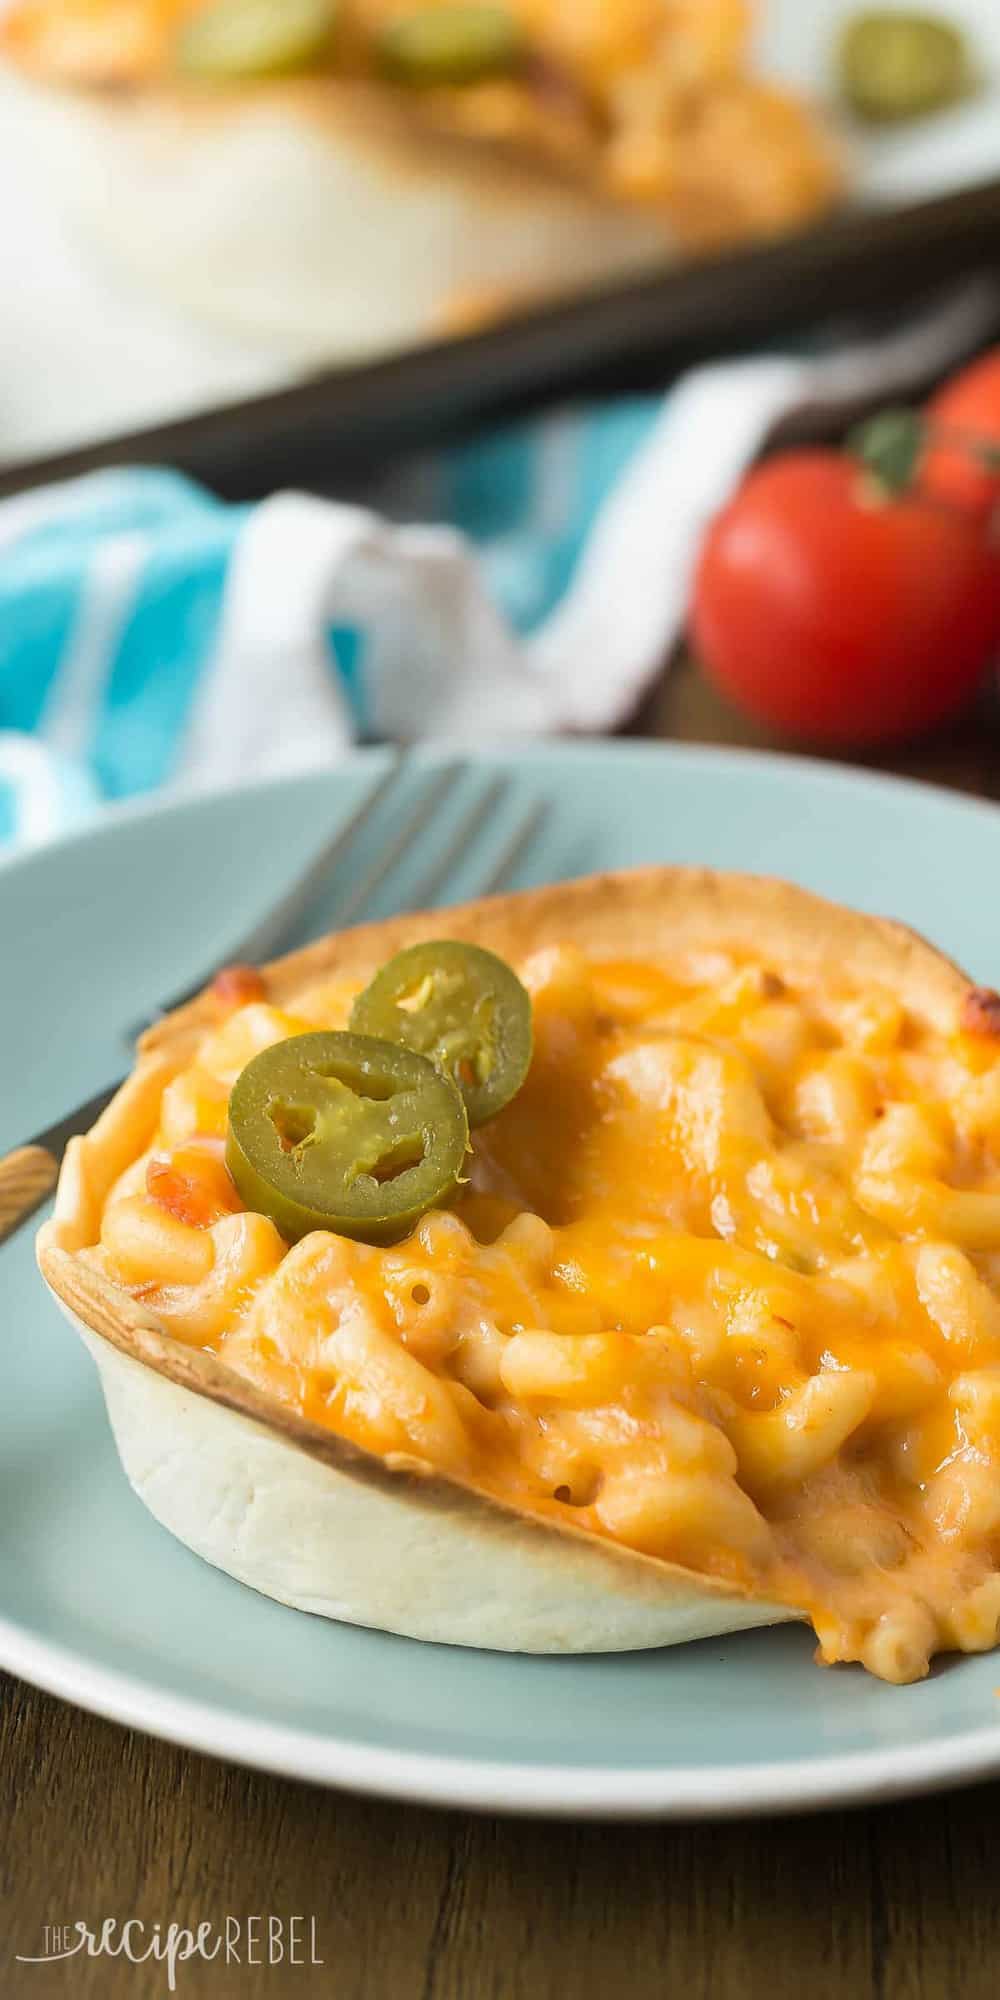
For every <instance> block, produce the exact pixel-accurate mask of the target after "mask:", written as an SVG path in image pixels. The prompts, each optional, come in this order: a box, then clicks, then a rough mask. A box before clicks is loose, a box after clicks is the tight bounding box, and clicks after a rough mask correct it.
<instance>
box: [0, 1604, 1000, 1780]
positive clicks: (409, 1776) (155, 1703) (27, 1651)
mask: <svg viewBox="0 0 1000 2000" xmlns="http://www.w3.org/2000/svg"><path fill="white" fill-rule="evenodd" d="M0 1669H2V1670H3V1671H4V1672H7V1673H13V1674H17V1675H19V1676H20V1678H21V1679H22V1680H25V1681H27V1682H29V1683H30V1684H31V1685H32V1686H34V1687H38V1688H41V1689H43V1690H44V1691H45V1692H46V1693H47V1694H53V1695H57V1696H59V1697H60V1698H61V1699H62V1700H64V1701H68V1702H70V1703H72V1705H73V1706H74V1707H76V1708H82V1709H85V1710H87V1711H88V1712H89V1713H90V1714H93V1715H99V1716H102V1717H103V1718H104V1719H105V1720H106V1721H109V1722H115V1723H118V1724H119V1725H120V1726H122V1727H124V1728H129V1729H139V1730H141V1731H142V1732H143V1733H144V1734H146V1735H149V1736H154V1737H156V1738H158V1739H159V1740H160V1741H161V1742H166V1743H174V1744H179V1745H181V1746H182V1747H184V1748H186V1749H188V1750H196V1751H198V1752H199V1753H200V1754H202V1755H203V1756H209V1757H216V1758H221V1759H223V1760H229V1761H230V1762H233V1763H237V1764H241V1765H244V1766H248V1767H249V1768H251V1769H253V1770H258V1771H269V1772H271V1773H272V1774H273V1775H275V1776H277V1777H285V1778H299V1779H304V1780H306V1781H307V1782H309V1783H312V1784H320V1785H324V1786H328V1787H335V1788H338V1789H342V1790H345V1791H351V1792H357V1793H360V1794H363V1795H364V1796H366V1797H373V1798H382V1799H394V1800H397V1801H399V1802H401V1803H404V1804H407V1805H425V1806H427V1805H430V1806H440V1807H446V1808H452V1809H454V1808H460V1809H462V1810H465V1811H470V1812H483V1813H516V1814H518V1815H524V1816H526V1817H539V1818H546V1819H600V1820H687V1819H692V1820H694V1819H697V1820H706V1819H714V1820H722V1819H741V1818H748V1817H751V1816H755V1815H758V1814H764V1813H771V1812H780V1813H782V1814H795V1813H808V1812H817V1811H821V1810H824V1809H826V1808H828V1807H840V1806H851V1805H873V1804H882V1803H885V1802H886V1801H888V1800H890V1799H895V1798H905V1797H907V1796H910V1795H913V1794H916V1793H920V1792H924V1791H927V1790H929V1789H931V1788H936V1787H937V1786H938V1785H942V1786H944V1785H947V1786H948V1787H949V1788H951V1787H953V1786H959V1785H971V1784H976V1783H979V1782H983V1781H985V1780H987V1779H988V1778H990V1777H992V1776H994V1775H995V1774H996V1773H997V1771H998V1770H1000V1724H995V1725H992V1726H990V1727H989V1728H988V1729H986V1730H971V1731H968V1730H967V1731H963V1732H962V1734H960V1735H956V1736H955V1737H952V1738H951V1739H949V1740H947V1741H945V1742H943V1743H939V1744H934V1745H925V1744H916V1745H913V1746H912V1747H909V1748H905V1749H896V1750H890V1751H855V1752H852V1753H851V1754H850V1755H849V1756H846V1757H844V1756H838V1755H837V1754H836V1753H835V1752H832V1753H831V1754H830V1755H829V1756H826V1757H807V1758H796V1759H794V1760H789V1761H787V1762H777V1763H775V1762H771V1763H767V1764H723V1765H719V1766H718V1767H717V1768H714V1769H711V1770H706V1767H705V1766H704V1765H653V1766H650V1767H648V1768H646V1769H639V1768H634V1767H627V1766H619V1767H617V1768H616V1767H615V1766H614V1765H592V1766H589V1765H579V1766H576V1767H567V1766H564V1765H561V1764H524V1763H507V1762H504V1761H500V1760H497V1759H492V1758H482V1757H475V1756H465V1755H455V1756H447V1755H441V1754H437V1753H432V1752H428V1751H416V1750H382V1749H378V1748H376V1747H374V1746H372V1745H365V1744H358V1743H357V1742H355V1741H352V1740H351V1739H350V1738H349V1737H343V1736H332V1735H329V1734H317V1733H316V1732H314V1731H310V1730H300V1729H294V1728H289V1727H287V1726H285V1725H283V1724H280V1723H272V1722H261V1721H260V1720H259V1719H252V1718H245V1717H242V1716H236V1715H234V1714H233V1713H232V1711H231V1710H229V1709H226V1708H224V1707H220V1706H217V1705H215V1704H213V1703H210V1702H199V1701H194V1700H192V1699H190V1698H189V1697H187V1696H182V1695H174V1694H171V1693H169V1692H167V1691H166V1690H165V1689H162V1688H157V1687H156V1685H155V1683H152V1682H150V1681H144V1680H139V1679H138V1678H137V1677H136V1676H134V1675H130V1674H122V1673H118V1672H117V1671H116V1670H115V1669H114V1668H106V1667H98V1666H95V1665H94V1664H93V1663H91V1662H86V1661H84V1662H81V1659H80V1656H79V1655H78V1654H76V1653H74V1652H73V1651H72V1650H71V1649H70V1648H69V1647H64V1646H59V1645H57V1644H55V1643H53V1642H52V1641H49V1640H45V1639H39V1638H37V1637H34V1636H33V1635H31V1634H26V1633H25V1632H23V1630H20V1629H19V1628H18V1627H17V1626H16V1625H14V1624H13V1623H12V1622H11V1621H10V1620H8V1619H6V1618H0ZM81 1669H82V1671H81ZM816 1671H817V1672H818V1671H819V1669H818V1668H817V1669H816ZM984 1738H985V1739H986V1740H985V1742H984Z"/></svg>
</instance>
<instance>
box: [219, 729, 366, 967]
mask: <svg viewBox="0 0 1000 2000" xmlns="http://www.w3.org/2000/svg"><path fill="white" fill-rule="evenodd" d="M405 761H406V751H405V749H399V750H394V751H393V753H392V759H391V762H390V764H389V768H388V770H387V771H385V772H383V774H382V776H381V778H378V779H377V780H376V782H375V784H374V785H372V787H371V789H370V791H368V792H366V794H365V796H364V798H363V799H362V801H361V804H360V806H359V807H358V809H357V811H356V812H354V813H352V814H351V817H350V819H348V820H347V821H346V822H345V823H344V825H343V826H340V827H338V828H337V831H336V833H334V834H331V836H330V839H329V840H327V841H324V843H323V846H322V847H321V848H320V850H319V853H318V854H314V855H313V858H312V860H311V861H309V862H307V864H306V867H305V869H304V870H303V872H302V874H301V875H300V876H299V878H298V880H297V881H296V882H293V883H292V885H291V887H290V888H289V889H287V890H286V891H285V894H284V895H283V896H282V897H281V898H280V900H279V901H278V902H277V903H275V904H274V905H273V906H272V908H271V909H270V910H268V912H267V915H266V916H265V917H263V918H262V919H261V920H260V922H259V923H257V924H255V925H254V927H253V930H252V931H250V932H248V934H247V936H246V937H244V938H243V939H241V941H240V944H239V946H238V947H237V949H236V950H235V951H234V952H233V954H232V955H233V958H234V959H238V960H241V961H244V960H245V961H246V963H247V964H250V965H257V964H261V963H262V962H263V961H264V960H265V959H267V958H271V957H273V956H274V955H275V954H276V953H277V952H278V950H279V949H280V947H281V945H282V944H283V943H284V942H285V940H286V939H287V938H288V937H289V935H290V934H291V933H292V932H294V931H295V929H296V927H297V925H298V923H299V921H300V919H301V918H302V917H304V916H305V914H306V912H307V910H308V909H309V906H310V904H311V903H313V902H314V901H315V899H316V897H317V896H318V895H319V893H320V891H321V889H322V888H323V887H324V885H325V883H326V882H327V880H328V879H329V876H330V874H331V873H332V871H333V869H334V868H335V867H336V866H337V863H338V861H340V860H341V859H342V857H343V855H344V853H345V852H346V850H347V848H348V847H349V846H350V845H351V843H352V841H353V840H355V839H356V838H357V835H358V834H359V833H360V832H361V829H362V827H363V826H365V825H366V824H367V822H368V820H369V819H370V818H371V816H372V814H373V812H374V811H375V808H376V807H377V806H379V805H380V804H381V802H382V800H383V799H384V798H385V795H386V793H387V792H388V791H390V790H391V788H392V786H393V785H395V784H396V782H397V780H398V779H399V777H400V776H401V775H402V770H403V765H404V763H405Z"/></svg>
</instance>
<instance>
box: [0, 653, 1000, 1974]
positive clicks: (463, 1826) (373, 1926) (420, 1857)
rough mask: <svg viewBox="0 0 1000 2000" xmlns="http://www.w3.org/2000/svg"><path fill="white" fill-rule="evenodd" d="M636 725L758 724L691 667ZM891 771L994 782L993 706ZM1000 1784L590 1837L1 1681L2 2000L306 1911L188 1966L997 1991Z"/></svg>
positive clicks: (715, 732) (709, 735)
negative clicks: (68, 1935)
mask: <svg viewBox="0 0 1000 2000" xmlns="http://www.w3.org/2000/svg"><path fill="white" fill-rule="evenodd" d="M639 726H640V727H641V728H642V729H643V730H644V731H645V732H648V733H651V734H657V735H662V736H673V737H679V738H684V739H687V740H701V741H728V742H734V741H739V742H755V741H760V740H762V739H760V738H759V737H757V736H756V735H755V733H754V732H753V731H751V730H749V729H745V728H743V727H741V726H740V725H738V724H737V723H736V722H735V720H734V718H733V717H732V716H731V715H729V714H728V713H724V712H723V711H722V710H721V708H720V707H719V706H718V704H717V703H716V702H715V701H714V700H713V698H712V697H711V696H710V695H709V694H708V692H707V691H706V690H705V689H704V688H703V687H702V686H701V684H700V683H699V682H698V680H697V678H696V676H695V675H694V673H693V672H692V670H691V669H690V668H688V667H686V666H682V667H680V668H678V669H675V671H674V672H673V673H672V674H671V675H670V676H669V677H668V678H667V679H666V681H665V682H664V684H663V686H662V688H661V689H660V690H659V691H658V692H657V694H656V696H655V697H654V698H653V700H652V701H651V702H650V703H649V704H648V705H647V708H646V710H645V712H644V714H643V716H642V718H641V719H640V725H639ZM892 768H895V769H899V770H905V771H907V772H909V773H911V774H913V775H916V776H920V777H925V778H930V779H934V780H936V781H938V782H940V783H944V784H950V785H956V786H961V787H963V788H965V789H968V790H971V791H976V792H980V793H982V794H984V795H986V796H989V797H995V798H1000V734H998V733H997V731H996V728H995V726H993V725H991V724H990V723H989V722H988V721H987V722H985V723H984V722H982V721H976V722H973V723H969V724H967V725H965V726H963V727H961V728H959V729H957V730H956V731H954V732H953V733H952V734H951V735H950V736H948V737H947V738H945V739H942V740H939V741H937V742H935V743H934V744H933V745H930V746H924V747H922V748H920V749H918V750H914V751H913V752H912V753H909V754H907V755H906V756H900V757H898V758H896V759H894V760H893V765H892ZM998 1812H1000V1788H998V1787H995V1786H980V1787H977V1788H973V1789H972V1790H969V1791H965V1792H956V1793H953V1794H950V1795H948V1796H945V1797H940V1798H937V1799H928V1800H917V1801H911V1802H907V1801H904V1802H903V1803H901V1804H897V1805H893V1806H888V1807H884V1808H880V1809H878V1810H876V1811H855V1812H851V1813H833V1814H828V1815H826V1816H820V1815H817V1816H813V1817H810V1818H807V1819H801V1820H768V1821H759V1820H758V1821H747V1822H745V1823H740V1822H735V1823H730V1824H726V1825H719V1826H706V1827H684V1826H665V1827H655V1826H647V1827H621V1826H619V1827H600V1826H577V1825H555V1824H551V1825H550V1824H545V1823H541V1822H533V1821H517V1820H512V1819H511V1820H497V1819H492V1818H489V1819H487V1818H482V1819H480V1818H473V1817H470V1816H468V1815H466V1814H462V1813H437V1812H427V1811H422V1810H417V1809H415V1808H412V1807H404V1806H396V1805H390V1804H381V1803H377V1802H374V1801H367V1800H358V1799H353V1798H350V1797H347V1796H344V1795H339V1794H333V1793H328V1792H323V1791H320V1790H315V1789H313V1788H311V1787H309V1786H307V1785H302V1784H293V1783H288V1782H285V1781H282V1780H279V1779H276V1778H269V1777H263V1776H259V1775H256V1774H255V1773H252V1772H247V1771H242V1770H238V1769H234V1768H232V1767H230V1766H227V1765H224V1764H219V1763H215V1762H213V1761H211V1760H210V1759H207V1758H204V1757H198V1756H194V1755H191V1754H189V1753H188V1752H186V1751H183V1750H176V1749H173V1748H171V1747H169V1746H168V1745H165V1744H160V1743H155V1742H151V1741H149V1740H147V1739H146V1738H144V1737H142V1736H139V1735H136V1734H134V1733H133V1732H131V1731H128V1730H122V1729H119V1728H117V1727H116V1726H114V1725H112V1724H110V1723H106V1722H101V1721H98V1720H96V1719H95V1718H93V1717H91V1716H88V1715H84V1714H82V1713H79V1712H78V1711H76V1710H74V1709H72V1708H69V1707H67V1706H66V1705H65V1704H64V1703H62V1702H58V1701H54V1700H51V1699H50V1698H49V1697H48V1696H45V1695H41V1694H38V1693H36V1692H35V1690H34V1689H32V1688H30V1687H27V1686H25V1685H24V1684H23V1683H20V1682H16V1681H12V1680H9V1679H7V1680H5V1679H3V1678H2V1677H0V1912H2V1921H0V1995H3V1996H5V2000H22V1996H23V2000H50V1996H60V1995H72V1996H74V2000H77V1996H79V2000H90V1996H95V2000H145V1996H146V1995H150V1996H152V1995H157V1994H161V1993H163V1994H165V1993H166V1992H167V1990H168V1989H167V1978H166V1972H165V1969H164V1968H162V1967H160V1968H154V1967H152V1966H148V1965H147V1966H139V1967H136V1966H134V1965H132V1964H129V1963H128V1962H127V1961H126V1960H124V1959H122V1958H115V1959H112V1958H108V1957H100V1958H93V1959H87V1960H84V1959H82V1958H80V1957H75V1958H73V1959H70V1960H69V1961H68V1962H66V1963H63V1964H54V1965H49V1966H44V1967H40V1966H24V1965H19V1964H16V1963H15V1962H14V1960H15V1954H17V1953H31V1952H37V1951H41V1949H42V1942H41V1940H42V1934H43V1928H44V1927H45V1926H46V1925H48V1926H55V1925H60V1924H64V1923H72V1922H74V1921H76V1920H81V1921H84V1922H87V1923H88V1924H90V1926H91V1927H92V1928H95V1929H96V1928H97V1927H98V1926H99V1924H100V1922H101V1921H102V1920H103V1919H105V1918H109V1917H119V1918H121V1919H123V1920H124V1919H125V1918H128V1917H135V1918H139V1919H141V1920H142V1921H143V1922H144V1923H145V1925H146V1926H147V1933H146V1934H147V1936H148V1935H149V1930H150V1927H151V1926H152V1925H153V1924H155V1923H157V1922H159V1923H161V1924H162V1925H163V1926H164V1927H165V1926H166V1925H167V1924H168V1923H171V1922H173V1923H177V1924H183V1925H187V1926H190V1927H191V1928H194V1927H196V1926H197V1924H198V1923H199V1921H203V1920H209V1921H211V1922H212V1923H213V1924H215V1925H217V1926H219V1927H220V1928H221V1927H222V1926H223V1925H224V1922H225V1919H226V1917H234V1918H243V1919H245V1918H247V1917H248V1916H251V1915H253V1914H261V1915H263V1916H264V1917H265V1918H266V1917H267V1916H268V1915H276V1916H282V1915H283V1916H285V1917H288V1916H290V1915H293V1914H299V1915H304V1916H305V1917H306V1918H307V1919H308V1918H310V1917H312V1918H314V1919H315V1934H316V1954H317V1956H318V1957H319V1958H321V1959H322V1961H323V1963H322V1965H315V1966H311V1967H310V1966H309V1965H307V1964H306V1965H295V1966H292V1965H289V1964H288V1963H285V1964H284V1965H283V1966H282V1965H274V1966H267V1965H266V1964H261V1965H259V1966H258V1967H256V1968H254V1967H250V1966H248V1965H243V1966H241V1967H236V1966H235V1965H233V1966H231V1967H230V1968H229V1969H228V1971H227V1970H226V1969H224V1968H222V1967H221V1966H220V1965H219V1964H218V1963H214V1964H204V1963H199V1962H197V1961H192V1962H191V1963H189V1964H183V1965H181V1966H180V1967H179V1968H178V1971H177V1992H178V1993H179V1994H181V1995H182V1996H183V1995H187V1994H190V1995H192V1996H201V1995H205V1994H207V1995H211V1996H212V2000H216V1996H217V2000H229V1996H231V1995H232V1996H240V2000H244V1996H247V2000H257V1996H266V2000H288V1996H296V2000H297V1997H298V1996H301V2000H305V1996H312V1995H317V1994H324V1995H331V1996H335V2000H591V1996H593V2000H618V1996H629V2000H730V1996H734V2000H735V1996H739V2000H756V1996H759V1995H767V1996H768V2000H803V1996H807V2000H826V1996H837V2000H839V1996H842V1995H843V1996H850V2000H952V1996H956V2000H957V1996H961V2000H996V1995H997V1994H998V1992H1000V1894H998V1891H997V1880H998V1863H997V1837H996V1831H995V1824H996V1818H997V1815H998Z"/></svg>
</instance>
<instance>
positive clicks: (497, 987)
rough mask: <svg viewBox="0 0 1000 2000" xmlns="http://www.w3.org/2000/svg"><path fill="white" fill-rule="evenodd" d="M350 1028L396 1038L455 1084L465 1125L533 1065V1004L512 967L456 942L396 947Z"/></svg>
mask: <svg viewBox="0 0 1000 2000" xmlns="http://www.w3.org/2000/svg"><path fill="white" fill-rule="evenodd" d="M351 1027H352V1028H355V1029H357V1031H358V1033H359V1034H364V1035H381V1036H384V1037H385V1039H386V1040H387V1041H393V1042H401V1043H403V1044H404V1046H405V1047H406V1048H408V1049H414V1050H416V1052H417V1053H418V1054H419V1055H422V1056H427V1057H429V1058H430V1060H431V1061H432V1062H434V1063H437V1064H438V1065H439V1067H440V1068H441V1069H443V1070H444V1071H445V1072H446V1073H447V1075H448V1076H450V1077H452V1078H453V1079H454V1081H455V1083H456V1084H457V1085H458V1088H459V1090H460V1091H461V1093H462V1096H463V1098H464V1099H465V1108H466V1110H467V1112H468V1114H469V1124H470V1125H482V1124H484V1123H485V1121H486V1120H487V1119H488V1118H493V1117H495V1115H496V1113H497V1112H498V1111H501V1110H502V1109H503V1106H504V1105H505V1104H508V1103H509V1102H510V1099H511V1098H512V1097H513V1096H514V1095H515V1093H516V1092H517V1091H518V1090H520V1088H521V1085H522V1083H523V1082H524V1079H525V1077H526V1076H527V1074H528V1068H529V1065H530V1063H531V1045H532V1023H531V1001H530V999H529V997H528V995H527V993H526V992H525V990H524V987H523V986H522V985H521V982H520V980H519V979H518V977H517V974H516V973H515V972H512V971H511V968H510V966H509V965H507V964H505V962H504V960H503V959H502V958H497V956H496V954H495V953H494V952H492V951H484V950H483V948H482V946H481V945H475V944H460V943H458V942H457V941H456V940H454V939H447V940H441V941H439V942H435V943H430V944H415V945H411V946H410V947H409V949H408V950H406V951H400V952H397V954H396V956H395V958H392V959H390V960H389V963H388V965H384V966H383V967H382V970H381V972H378V973H376V975H375V978H374V979H373V980H372V982H371V984H370V986H366V988H365V990H364V992H363V993H360V994H359V995H358V998H357V999H356V1000H355V1002H354V1006H353V1009H352V1011H351Z"/></svg>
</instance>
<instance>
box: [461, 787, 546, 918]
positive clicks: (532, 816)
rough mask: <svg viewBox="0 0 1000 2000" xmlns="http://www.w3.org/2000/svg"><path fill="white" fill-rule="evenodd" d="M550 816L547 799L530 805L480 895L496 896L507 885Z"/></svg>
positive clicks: (483, 885) (480, 890)
mask: <svg viewBox="0 0 1000 2000" xmlns="http://www.w3.org/2000/svg"><path fill="white" fill-rule="evenodd" d="M548 816H549V804H548V800H547V799H539V801H538V804H537V805H534V806H531V807H529V809H528V811H527V812H526V813H525V815H524V818H523V819H522V820H521V823H520V825H519V826H518V827H516V828H515V830H514V832H513V833H512V834H511V837H510V839H509V841H508V842H507V845H506V847H505V848H504V850H503V853H502V854H501V855H500V858H499V860H498V861H496V862H495V863H494V866H493V868H492V870H491V872H490V874H489V875H488V876H487V878H486V881H485V882H484V883H483V884H482V887H481V888H480V889H479V891H478V893H479V895H480V896H495V895H496V894H497V892H498V890H500V889H505V888H506V887H507V885H508V883H509V882H510V881H511V878H512V877H513V876H514V875H515V874H516V873H517V870H518V867H519V865H520V863H521V862H522V861H523V859H524V856H525V854H526V853H527V851H528V848H529V847H530V846H531V843H532V841H533V840H534V839H535V837H536V835H537V834H538V832H539V831H540V829H541V828H542V826H544V824H545V821H546V820H547V819H548Z"/></svg>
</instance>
